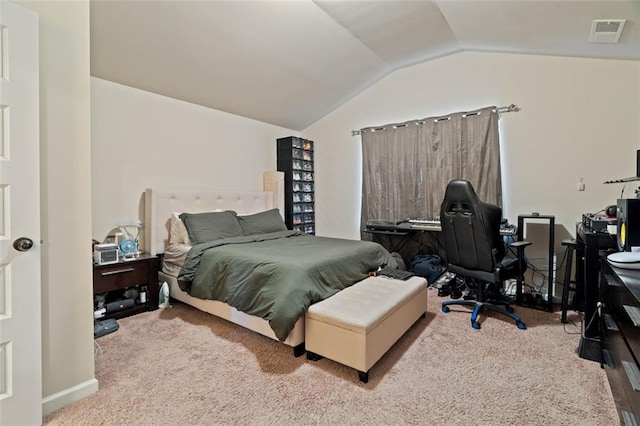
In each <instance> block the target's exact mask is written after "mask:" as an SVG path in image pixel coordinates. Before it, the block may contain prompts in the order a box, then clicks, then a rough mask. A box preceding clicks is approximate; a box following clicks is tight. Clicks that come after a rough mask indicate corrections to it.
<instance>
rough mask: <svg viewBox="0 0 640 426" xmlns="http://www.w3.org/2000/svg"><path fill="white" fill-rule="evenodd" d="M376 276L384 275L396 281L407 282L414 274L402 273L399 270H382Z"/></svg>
mask: <svg viewBox="0 0 640 426" xmlns="http://www.w3.org/2000/svg"><path fill="white" fill-rule="evenodd" d="M378 275H384V276H387V277H389V278H393V279H396V280H408V279H409V278H411V277H413V276H414V275H415V274H414V273H413V272H409V271H403V270H401V269H394V268H382V269H380V270H379V271H378Z"/></svg>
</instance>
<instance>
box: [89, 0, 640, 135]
mask: <svg viewBox="0 0 640 426" xmlns="http://www.w3.org/2000/svg"><path fill="white" fill-rule="evenodd" d="M597 19H603V20H612V19H625V20H626V22H625V24H624V27H623V32H622V34H621V37H620V40H619V42H618V43H593V42H590V41H589V34H590V30H591V25H592V21H593V20H597ZM639 24H640V1H639V0H624V1H618V0H599V1H594V0H587V1H580V0H542V1H535V0H496V1H484V0H464V1H463V0H438V1H415V0H414V1H404V0H395V1H393V0H392V1H357V0H351V1H320V0H316V1H311V0H293V1H292V0H290V1H284V0H261V1H217V0H215V1H214V0H210V1H186V0H173V1H160V0H157V1H134V0H129V1H120V0H91V75H93V76H95V77H98V78H101V79H105V80H109V81H113V82H116V83H120V84H124V85H127V86H131V87H134V88H138V89H142V90H146V91H149V92H154V93H157V94H160V95H165V96H169V97H172V98H176V99H180V100H184V101H187V102H191V103H194V104H199V105H203V106H206V107H210V108H214V109H217V110H220V111H225V112H229V113H232V114H236V115H240V116H244V117H248V118H252V119H256V120H259V121H262V122H266V123H271V124H275V125H278V126H282V127H286V128H289V129H294V130H302V129H304V128H305V127H306V126H308V125H309V124H311V123H313V122H315V121H317V120H318V119H320V118H322V117H323V116H324V115H325V114H327V113H329V112H330V111H332V110H333V109H335V108H337V107H338V106H340V105H342V104H343V103H344V102H346V101H347V100H349V99H350V98H352V97H353V96H355V95H356V94H358V93H359V92H361V91H362V90H364V89H366V88H367V87H369V86H370V85H372V84H373V83H375V82H376V81H378V80H380V79H381V78H383V77H384V76H386V75H388V74H389V73H391V72H393V71H394V70H397V69H399V68H402V67H406V66H409V65H413V64H416V63H419V62H423V61H428V60H431V59H435V58H439V57H442V56H444V55H449V54H452V53H456V52H461V51H486V52H506V53H524V54H542V55H561V56H573V57H595V58H613V59H630V60H640V26H639Z"/></svg>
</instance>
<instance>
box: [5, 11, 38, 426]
mask: <svg viewBox="0 0 640 426" xmlns="http://www.w3.org/2000/svg"><path fill="white" fill-rule="evenodd" d="M38 90H39V86H38V15H37V14H36V13H35V12H33V11H32V10H29V9H26V8H24V7H22V6H18V5H16V4H15V3H12V2H10V1H7V0H0V425H22V424H25V425H26V424H29V425H31V424H34V425H39V424H41V423H42V362H41V361H42V354H41V347H42V344H41V324H40V317H41V314H40V309H41V307H40V192H39V185H40V178H39V153H38V152H39V114H38V108H39V105H38Z"/></svg>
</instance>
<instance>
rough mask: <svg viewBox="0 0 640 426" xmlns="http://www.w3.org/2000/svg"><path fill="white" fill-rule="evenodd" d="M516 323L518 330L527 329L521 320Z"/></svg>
mask: <svg viewBox="0 0 640 426" xmlns="http://www.w3.org/2000/svg"><path fill="white" fill-rule="evenodd" d="M516 325H517V326H518V328H519V329H520V330H526V329H527V326H526V325H525V323H523V322H517V323H516Z"/></svg>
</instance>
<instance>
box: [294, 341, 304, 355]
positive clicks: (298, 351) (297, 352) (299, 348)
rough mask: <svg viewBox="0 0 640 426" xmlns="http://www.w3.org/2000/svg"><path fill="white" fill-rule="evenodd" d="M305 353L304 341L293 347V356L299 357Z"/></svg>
mask: <svg viewBox="0 0 640 426" xmlns="http://www.w3.org/2000/svg"><path fill="white" fill-rule="evenodd" d="M302 355H304V342H302V343H300V344H299V345H297V346H294V347H293V356H294V357H296V358H298V357H301V356H302Z"/></svg>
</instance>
